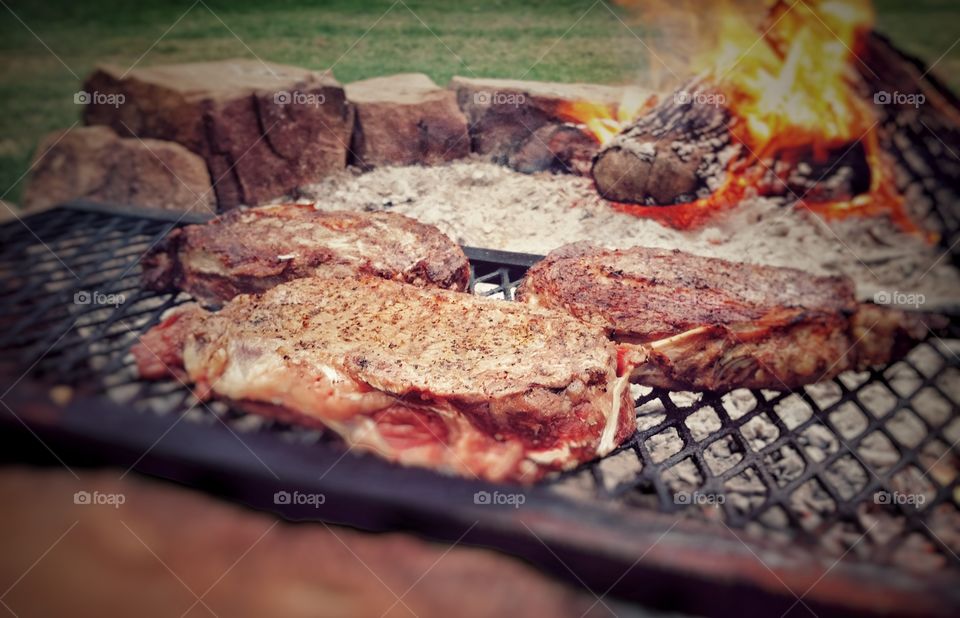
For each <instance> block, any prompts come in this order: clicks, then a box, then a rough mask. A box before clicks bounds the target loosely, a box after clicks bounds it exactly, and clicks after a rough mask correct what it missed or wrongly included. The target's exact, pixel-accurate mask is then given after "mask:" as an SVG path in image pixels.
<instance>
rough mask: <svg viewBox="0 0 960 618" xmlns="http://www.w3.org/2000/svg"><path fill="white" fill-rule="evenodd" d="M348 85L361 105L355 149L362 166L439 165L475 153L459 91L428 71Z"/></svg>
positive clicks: (355, 102) (349, 95) (349, 92)
mask: <svg viewBox="0 0 960 618" xmlns="http://www.w3.org/2000/svg"><path fill="white" fill-rule="evenodd" d="M345 90H346V93H347V99H348V100H349V101H350V103H351V104H352V105H353V106H354V107H355V108H356V114H357V120H356V126H355V127H354V133H353V141H352V144H351V150H352V152H353V155H354V157H355V158H356V161H355V162H356V163H357V164H358V165H360V166H362V167H376V166H382V165H414V164H423V165H437V164H440V163H444V162H447V161H452V160H454V159H459V158H462V157H465V156H467V155H468V154H470V136H469V133H468V132H467V117H466V116H465V115H464V114H463V112H462V111H460V107H459V106H458V105H457V96H456V93H454V92H453V91H451V90H448V89H446V88H441V87H440V86H437V85H436V84H435V83H434V82H433V80H431V79H430V78H429V77H427V76H426V75H424V74H422V73H401V74H398V75H390V76H386V77H375V78H373V79H367V80H363V81H358V82H353V83H351V84H347V85H346V87H345Z"/></svg>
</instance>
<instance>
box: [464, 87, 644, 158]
mask: <svg viewBox="0 0 960 618" xmlns="http://www.w3.org/2000/svg"><path fill="white" fill-rule="evenodd" d="M449 87H450V88H451V89H452V90H454V91H455V92H456V93H457V101H458V103H459V104H460V109H462V110H463V111H464V113H465V114H466V115H467V120H468V122H469V123H470V140H471V146H472V149H473V151H474V152H476V153H479V154H481V155H485V156H487V157H488V158H489V159H490V160H492V161H494V162H497V163H508V164H509V162H510V160H511V157H514V155H516V154H517V153H518V152H519V151H521V150H524V149H526V148H527V147H528V143H530V142H531V140H536V139H537V138H539V137H542V135H543V134H545V133H546V134H551V135H552V134H553V129H552V128H545V127H556V126H560V125H564V124H570V123H571V122H573V123H574V124H576V122H577V121H579V120H582V119H581V118H577V117H576V116H577V115H578V111H579V110H583V109H590V108H593V107H595V108H597V109H598V110H600V111H601V112H602V113H603V114H605V115H607V116H610V117H612V118H615V117H616V116H617V111H618V109H619V108H620V106H621V105H624V104H630V105H635V104H637V103H638V102H641V103H642V102H646V101H648V100H649V99H650V97H651V96H652V93H650V92H648V91H645V90H642V89H640V88H636V87H632V86H604V85H599V84H582V83H573V84H564V83H556V82H534V81H521V80H509V79H474V78H467V77H454V78H453V79H452V80H451V81H450V85H449ZM579 129H580V130H581V131H583V132H584V133H585V134H586V135H590V134H589V132H588V131H586V129H585V127H583V126H582V125H581V126H580V127H579ZM538 131H540V133H538ZM565 131H567V132H568V133H569V131H568V130H565ZM577 141H578V142H580V143H584V142H583V140H577ZM594 141H596V140H594ZM599 146H600V144H599V142H598V143H597V144H596V146H595V148H594V150H595V149H597V148H599ZM529 148H531V149H532V150H534V151H536V150H538V146H537V145H536V144H533V143H530V144H529ZM590 156H592V153H591V154H590ZM521 158H524V159H525V158H526V157H525V156H524V157H521ZM588 158H589V157H588ZM523 167H524V166H520V167H519V168H517V169H520V170H521V171H522V169H521V168H523ZM578 169H579V167H576V168H570V170H571V171H577V170H578Z"/></svg>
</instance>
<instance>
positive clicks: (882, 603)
mask: <svg viewBox="0 0 960 618" xmlns="http://www.w3.org/2000/svg"><path fill="white" fill-rule="evenodd" d="M628 4H629V3H628ZM731 17H733V16H731ZM722 22H723V23H722V28H719V29H718V32H717V33H716V35H717V41H716V42H714V41H712V39H711V40H710V41H705V43H706V44H707V46H708V47H709V52H710V53H709V54H708V56H707V60H708V61H706V62H699V61H697V62H696V63H695V65H694V66H695V68H696V69H698V72H697V74H696V76H695V77H694V78H692V79H690V80H689V81H686V82H685V83H682V84H679V83H678V84H672V85H671V88H669V89H663V90H659V91H656V92H654V91H651V90H648V89H646V88H640V87H636V86H633V85H627V86H603V85H595V84H558V83H547V82H526V81H517V80H502V79H485V78H479V77H476V76H474V77H455V78H453V80H452V81H451V82H450V84H449V85H447V86H443V85H438V84H436V83H434V82H433V81H432V80H431V79H430V78H429V77H427V76H426V75H423V74H416V73H414V74H400V75H393V76H382V77H377V78H373V79H370V80H364V81H361V82H354V83H351V84H345V85H341V84H340V83H339V82H337V81H336V80H335V79H334V78H333V76H332V75H331V74H328V73H319V72H316V71H310V70H307V69H301V68H297V67H290V66H286V65H278V64H272V63H270V64H267V63H260V62H256V61H254V60H249V59H248V60H226V61H217V62H203V63H191V64H183V65H165V66H152V67H147V66H144V67H138V68H136V69H133V70H129V71H124V70H118V68H117V67H110V66H103V67H100V68H98V69H97V70H96V71H95V72H94V73H93V74H92V75H91V76H90V77H89V78H88V79H87V81H86V83H85V85H84V88H85V91H84V93H83V94H89V93H93V94H95V95H96V96H91V97H88V99H89V100H88V101H86V104H85V105H84V107H83V110H84V112H83V116H84V120H85V122H86V124H87V125H89V126H86V127H82V128H80V129H77V130H76V131H75V132H74V133H72V134H70V135H68V133H70V132H69V131H68V132H66V133H62V134H61V133H58V134H55V135H54V136H51V137H50V138H48V139H47V140H46V141H45V142H44V144H43V146H42V148H41V150H42V154H41V156H39V157H38V159H37V161H36V165H35V171H34V173H33V177H32V181H31V184H30V186H29V187H28V190H27V191H26V194H25V195H26V197H27V202H28V205H29V206H31V207H33V208H35V209H36V210H38V211H39V210H42V209H43V208H51V209H49V210H44V211H42V212H35V213H33V212H31V214H30V215H29V216H26V215H25V217H24V220H23V221H11V222H8V223H6V224H4V225H2V226H0V273H2V282H3V290H2V293H0V326H2V327H3V328H0V347H2V349H3V350H5V354H4V357H3V359H2V361H0V367H2V371H0V373H2V375H5V376H8V377H9V380H8V381H7V383H6V385H5V386H4V390H5V393H4V395H3V396H2V397H0V399H2V400H4V406H3V407H0V423H2V424H3V426H4V428H5V429H6V431H5V432H4V433H3V434H2V435H3V436H4V437H5V440H4V448H5V452H7V453H9V454H10V455H9V457H10V458H11V459H12V460H15V461H31V462H44V463H49V462H50V461H51V459H53V460H60V462H61V463H64V462H66V463H69V464H71V465H72V464H78V465H111V466H117V465H120V466H124V467H129V468H130V469H136V470H138V471H142V472H144V473H147V474H152V475H157V476H160V477H163V478H167V479H172V480H174V481H177V482H179V483H183V484H186V485H189V486H192V487H197V488H200V489H203V490H206V491H210V492H215V493H217V494H219V495H223V496H225V497H228V498H229V499H231V500H235V501H238V502H241V503H243V504H246V505H249V506H251V507H253V508H256V509H263V510H269V511H272V512H274V513H276V514H278V515H280V516H282V517H284V518H287V519H290V520H307V521H317V520H319V521H324V522H334V523H339V524H344V525H349V526H354V527H358V528H362V529H364V530H370V531H397V530H403V531H412V532H416V533H418V534H420V535H423V536H427V537H429V538H431V539H435V540H442V541H456V542H464V543H468V544H473V545H478V546H486V547H492V548H496V549H497V550H500V551H502V552H504V553H507V554H510V555H513V556H518V557H521V558H523V559H525V560H528V561H530V562H532V563H534V564H536V565H537V566H538V567H540V568H541V569H543V570H545V571H547V572H549V573H551V574H553V575H555V576H557V577H559V578H563V579H565V580H567V581H569V582H571V583H574V584H578V585H582V586H584V587H586V588H588V589H590V590H591V591H594V592H595V593H596V594H597V595H600V594H612V595H616V596H618V597H621V598H624V599H630V600H636V601H639V602H642V603H645V604H648V605H651V606H653V607H658V608H664V609H667V610H670V611H683V612H690V613H694V614H698V615H699V614H704V615H754V614H759V613H760V612H764V613H773V612H776V613H777V614H780V615H789V614H791V613H795V612H798V611H799V612H801V613H802V612H805V611H807V610H809V611H810V612H812V613H814V614H816V615H820V616H824V615H850V614H856V615H861V614H862V615H880V614H888V615H906V614H919V615H931V616H934V615H955V614H956V613H957V610H958V609H960V592H958V588H957V582H958V581H960V580H958V577H960V558H958V554H960V456H958V450H957V444H958V443H960V329H958V321H957V320H958V318H960V295H958V290H960V271H958V269H957V258H956V253H955V250H956V246H957V244H958V242H960V214H958V209H957V203H958V199H960V194H958V193H960V189H958V187H960V183H958V178H960V161H958V160H957V159H956V157H951V156H947V155H946V153H956V152H960V111H958V108H960V102H958V100H957V98H956V97H955V96H954V95H953V94H952V93H951V92H950V91H949V90H948V89H947V88H945V87H944V86H943V85H942V84H940V83H939V82H937V81H936V79H935V78H934V77H933V76H932V75H930V74H929V73H928V71H927V70H926V69H925V68H924V67H923V66H922V65H921V64H920V63H919V62H918V61H916V60H915V59H913V58H911V57H909V56H907V55H905V54H903V53H901V52H900V51H899V50H898V49H896V48H895V47H894V46H893V45H892V44H891V42H890V41H888V40H887V39H885V38H884V37H882V36H881V35H879V34H877V33H875V32H873V31H872V15H871V13H870V10H869V7H868V5H867V4H866V3H865V2H849V3H837V2H826V1H812V0H807V1H806V2H797V3H792V4H790V3H786V2H777V3H774V5H773V7H772V8H771V10H770V13H769V15H768V16H767V20H766V21H765V22H764V23H761V24H751V23H746V22H744V21H742V20H732V21H731V20H727V19H724V20H722ZM720 42H724V43H729V44H731V47H730V48H729V49H728V48H726V47H723V46H716V45H715V46H712V47H710V44H712V43H717V44H718V45H719V43H720ZM731 66H736V68H737V69H736V70H732V69H730V67H731ZM87 91H89V92H87ZM118 101H120V102H121V103H119V104H118V103H117V102H118ZM117 153H121V155H122V156H121V155H118V154H117ZM64 162H66V163H64ZM174 178H175V179H180V185H182V186H178V190H177V191H166V190H165V188H166V187H167V186H169V185H171V184H172V183H173V182H174V180H173V179H174ZM184 180H186V182H184ZM128 199H129V200H131V201H134V200H137V201H139V202H140V203H138V204H137V205H136V206H134V205H128V204H123V203H119V204H118V203H112V202H117V201H123V200H128ZM287 201H299V202H303V203H314V204H315V207H316V208H317V209H321V210H331V211H333V210H354V211H378V210H388V211H391V212H396V213H400V214H404V215H408V216H410V217H413V218H415V219H417V220H419V221H421V222H423V223H428V224H434V225H436V226H437V227H439V228H440V229H441V230H442V231H443V232H445V233H446V234H448V235H449V236H450V237H451V238H452V239H454V240H455V241H456V243H458V244H459V245H461V246H463V247H464V248H465V249H464V251H465V253H466V255H467V257H468V258H469V260H470V267H471V280H470V289H469V292H470V293H472V294H478V295H483V296H490V297H494V298H496V299H499V302H503V303H509V302H513V301H514V292H515V290H516V288H517V286H518V284H519V283H520V281H521V280H522V279H523V277H524V275H525V273H526V271H527V269H528V268H529V267H530V266H532V265H533V264H535V263H536V262H537V261H538V260H539V259H541V258H542V256H543V255H545V254H547V253H548V252H550V251H553V250H555V249H557V248H559V247H561V246H563V245H565V244H568V243H572V242H578V241H591V242H593V243H594V244H597V245H605V246H608V247H631V246H637V245H642V246H648V247H657V248H668V249H682V250H685V251H688V252H690V253H693V254H699V255H706V256H715V257H722V258H727V259H730V260H739V261H745V262H753V263H761V264H769V265H774V266H791V267H795V268H801V269H804V270H807V271H810V272H812V273H815V274H823V275H837V274H842V275H845V276H848V277H850V278H851V279H853V281H854V282H855V284H856V292H857V296H858V299H859V300H860V301H873V302H875V303H878V304H893V305H899V306H902V307H905V308H908V309H912V310H915V311H924V312H930V313H940V314H943V315H945V316H946V318H947V320H946V321H947V322H948V323H949V327H948V328H947V330H946V331H945V332H943V333H940V332H938V333H935V332H932V331H931V332H930V335H929V337H927V338H926V339H925V340H924V341H922V342H921V343H920V344H919V345H917V346H916V347H915V348H914V349H913V350H912V351H911V352H910V354H909V355H908V356H907V357H906V358H904V359H903V360H900V361H898V362H895V363H891V364H889V365H888V366H883V367H877V368H874V369H871V370H869V371H862V372H847V373H843V374H841V375H840V376H839V377H837V378H836V379H833V380H830V381H826V382H821V383H819V384H814V385H810V386H806V387H803V388H798V389H796V390H793V391H787V390H785V391H768V390H762V389H736V390H733V391H731V392H726V393H695V392H676V391H669V390H665V389H659V388H650V387H646V386H640V385H634V386H632V387H630V388H631V392H630V394H631V395H632V398H633V401H634V404H635V414H636V420H637V426H638V428H637V431H636V432H635V433H634V434H633V436H632V437H630V438H629V439H628V440H627V441H626V442H625V443H623V444H622V445H620V446H619V447H618V448H616V449H615V450H614V451H613V452H612V453H610V454H608V455H606V456H604V457H602V458H600V459H597V460H595V461H591V462H589V463H587V464H584V465H580V466H579V467H577V468H575V469H572V470H568V471H566V472H563V473H558V474H553V475H551V476H549V477H547V478H546V479H545V480H543V481H541V482H538V483H537V484H536V485H535V486H532V487H519V486H513V485H507V484H501V485H495V484H489V483H483V482H480V481H476V482H474V481H471V480H465V479H460V478H452V477H448V476H443V475H440V474H436V473H433V472H431V471H429V470H425V469H413V468H406V467H403V466H399V465H391V464H389V463H386V462H385V461H383V460H381V459H378V458H376V457H372V456H369V455H360V454H356V453H351V452H349V451H347V450H345V448H344V446H343V444H342V443H341V442H339V441H338V440H337V439H335V438H334V437H332V435H328V434H326V433H324V432H321V431H317V430H314V429H309V428H307V427H300V426H297V425H293V424H287V423H284V422H280V421H277V420H271V419H268V418H265V417H260V416H256V415H252V414H246V413H243V412H241V411H240V410H239V409H237V408H236V407H234V406H232V405H230V404H228V403H226V402H225V401H212V402H211V401H201V400H199V399H197V398H196V397H195V396H194V395H193V394H192V393H191V392H190V391H189V390H188V389H187V388H186V387H185V385H184V384H183V383H182V382H180V381H179V380H174V379H166V380H161V381H153V382H147V381H144V380H141V379H140V378H139V376H138V374H137V372H136V369H135V366H134V361H133V358H132V356H131V353H130V350H131V346H132V345H133V344H134V343H135V342H136V341H137V340H138V338H139V337H140V336H141V335H142V334H143V333H144V332H146V331H147V330H148V329H149V328H151V327H152V326H154V325H156V324H158V322H159V321H160V320H161V315H162V314H163V313H164V312H165V311H167V310H168V309H171V308H173V307H177V306H179V305H182V304H183V303H185V302H188V301H189V300H191V299H190V297H189V295H187V294H186V293H182V292H169V291H166V292H159V291H155V290H149V289H146V288H145V287H144V286H143V285H142V281H141V274H142V272H141V265H140V259H141V258H142V256H143V255H144V253H145V252H147V251H148V250H149V249H150V248H151V247H154V246H156V245H157V243H158V242H160V241H161V239H163V238H164V237H165V236H166V235H167V234H168V233H169V232H170V231H172V230H174V229H175V228H177V227H178V226H182V225H184V224H188V223H199V222H203V221H207V220H208V219H209V218H210V217H212V216H214V215H215V214H216V213H217V212H224V211H226V210H230V209H234V208H244V207H248V206H256V205H263V204H269V203H281V202H287ZM143 206H147V208H143ZM313 214H315V213H313ZM281 257H283V260H288V259H290V258H291V257H292V254H286V253H284V254H282V256H277V259H278V260H280V259H281ZM459 298H463V297H459ZM600 341H601V342H602V343H604V344H605V343H606V342H605V341H603V340H602V338H600ZM611 358H613V357H612V356H611ZM611 362H612V361H611ZM24 371H25V373H24ZM611 372H612V370H611ZM18 376H20V377H18ZM590 456H591V457H592V456H593V453H592V452H591V453H590ZM297 491H299V492H302V493H310V494H322V495H324V496H325V497H326V502H325V503H323V504H311V505H304V504H297V503H295V502H294V503H291V502H289V501H287V502H284V501H278V500H277V499H276V497H275V496H276V495H277V494H278V493H282V492H297ZM691 590H695V591H697V592H698V594H696V595H694V594H690V591H691Z"/></svg>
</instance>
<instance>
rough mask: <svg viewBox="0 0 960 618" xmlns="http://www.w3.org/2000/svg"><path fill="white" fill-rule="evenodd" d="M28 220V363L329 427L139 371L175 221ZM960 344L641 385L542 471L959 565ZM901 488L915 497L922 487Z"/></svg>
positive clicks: (66, 376)
mask: <svg viewBox="0 0 960 618" xmlns="http://www.w3.org/2000/svg"><path fill="white" fill-rule="evenodd" d="M27 223H28V224H29V230H28V228H27V227H26V226H24V225H23V224H21V223H18V222H11V223H8V224H6V225H4V226H3V227H2V228H0V243H2V244H0V274H2V284H0V285H2V286H3V289H2V290H0V292H2V296H0V298H2V301H0V327H2V328H0V349H2V350H4V356H5V358H4V362H5V363H7V362H9V363H11V364H13V366H14V367H15V368H16V371H15V372H14V373H16V374H19V373H20V372H23V371H24V370H27V368H30V369H29V371H28V373H29V374H31V375H32V376H33V377H38V378H43V379H46V380H49V381H52V382H54V383H57V384H63V385H68V386H70V387H72V388H74V389H77V390H79V391H84V392H88V391H90V392H93V393H97V394H104V395H106V396H107V397H109V398H110V399H112V400H114V401H115V402H117V403H120V404H123V405H125V406H127V407H129V408H131V409H133V410H136V411H138V412H141V413H155V414H171V413H185V414H186V418H188V419H190V420H192V421H195V422H200V423H208V424H214V423H218V421H217V420H216V419H215V418H214V416H213V415H216V416H218V417H219V418H220V420H222V421H223V422H224V423H225V424H227V426H228V427H229V428H231V429H232V430H233V431H237V432H272V433H276V434H278V435H279V436H280V437H281V438H283V439H295V440H297V441H306V442H313V441H326V438H324V437H323V436H321V434H320V433H319V432H316V431H308V430H305V429H301V428H295V427H289V426H285V425H281V424H277V423H275V422H273V421H269V420H266V419H262V418H260V417H255V416H249V415H244V414H242V413H238V412H235V411H233V410H231V409H229V408H228V407H227V406H226V405H224V404H222V403H220V402H213V403H210V404H205V405H197V402H196V401H195V400H194V399H193V397H192V395H190V394H189V392H188V391H187V390H186V389H184V388H183V386H182V385H181V384H179V383H178V382H176V381H166V382H141V381H139V380H137V378H136V376H135V374H134V371H133V366H132V359H131V358H130V357H129V354H128V351H129V348H130V345H131V344H132V343H133V342H134V341H135V339H136V337H137V336H138V335H139V333H140V332H142V331H143V330H145V329H146V328H147V327H149V326H150V325H152V324H154V323H156V322H157V321H158V319H159V316H160V315H161V314H162V313H163V312H164V311H166V310H167V309H168V308H170V307H172V306H175V305H176V304H179V303H181V302H184V301H186V300H187V299H188V297H187V296H186V295H183V294H180V295H172V294H157V293H155V292H152V291H144V290H141V289H140V287H139V277H140V271H139V267H138V266H137V261H138V259H139V257H140V256H141V255H142V254H143V252H144V251H145V250H146V249H147V248H148V247H150V246H151V245H152V244H153V243H154V242H156V241H157V240H159V239H160V238H162V237H163V236H164V235H165V234H166V233H167V232H169V230H170V229H172V228H173V227H174V224H173V223H171V222H170V221H168V220H162V219H150V218H140V217H132V216H120V215H117V214H112V213H110V212H99V211H87V210H78V209H60V210H57V211H51V212H47V213H44V214H41V215H37V216H34V217H31V218H30V219H29V220H28V222H27ZM472 262H473V266H474V278H473V283H472V285H473V289H474V291H475V293H478V294H483V295H488V296H497V297H502V298H505V299H508V300H511V299H512V298H513V291H514V289H515V287H516V285H517V283H518V281H519V279H520V277H521V276H522V274H523V270H524V268H523V267H522V266H515V265H511V266H507V265H499V264H495V263H492V262H490V261H485V260H482V259H473V260H472ZM82 292H86V293H87V294H88V296H87V298H90V300H92V301H97V302H100V301H103V300H109V295H118V294H122V295H124V299H123V302H122V303H121V304H119V306H117V307H114V306H111V305H103V304H97V302H90V303H87V304H84V303H83V302H82V301H83V300H84V298H82V297H75V295H76V294H78V293H82ZM94 295H97V296H96V297H95V298H94ZM98 299H99V300H98ZM952 332H953V333H954V334H955V333H956V329H955V328H954V329H953V330H952ZM958 353H960V340H958V339H956V338H950V339H946V340H945V339H940V338H938V337H937V336H935V335H934V336H931V338H930V339H928V340H927V341H926V342H924V343H922V344H920V345H919V346H918V347H917V348H915V349H914V350H913V351H912V352H911V354H910V355H909V356H908V357H907V358H906V359H904V360H903V361H900V362H898V363H895V364H893V365H892V366H890V367H886V368H883V369H881V370H873V371H869V372H862V373H848V374H844V375H842V376H840V377H839V378H837V379H836V380H833V381H831V382H826V383H822V384H818V385H814V386H811V387H807V388H804V389H802V390H799V391H796V392H792V393H791V392H774V391H761V390H753V391H751V390H738V391H734V392H731V393H727V394H724V395H716V394H702V393H680V392H667V391H663V390H658V389H650V388H646V387H640V386H634V387H632V388H633V394H634V396H635V398H636V403H637V418H638V425H639V430H638V432H637V433H636V434H635V436H634V437H633V438H632V439H631V440H630V441H628V442H627V443H626V444H624V445H623V446H622V447H621V448H620V449H618V450H617V451H616V452H614V453H613V454H611V455H609V456H608V457H606V458H605V459H603V460H602V461H599V462H594V463H592V464H588V465H585V466H582V467H581V468H579V469H576V470H573V471H570V472H568V473H565V474H563V475H560V476H559V477H557V478H554V479H551V480H549V481H547V482H546V483H545V487H547V488H548V489H549V490H550V491H554V492H556V493H558V494H561V495H563V496H565V497H569V498H570V499H572V500H573V501H574V502H575V503H576V504H578V505H579V506H580V508H584V509H653V510H657V511H661V512H667V513H677V514H682V515H683V516H687V517H691V518H695V519H704V520H717V519H719V520H722V521H723V522H724V523H725V524H726V525H727V526H730V527H732V528H737V529H745V530H746V531H747V532H748V533H749V534H751V535H756V536H758V537H763V538H764V539H766V540H769V541H772V542H782V543H785V544H786V543H789V544H797V543H799V544H802V545H805V546H807V547H809V548H811V549H813V550H814V551H817V552H822V553H824V554H825V555H836V556H840V555H844V554H847V553H848V552H849V556H850V558H851V559H859V560H863V561H869V562H872V563H878V564H896V565H897V566H898V567H900V568H903V567H904V565H906V568H909V569H912V570H916V571H921V572H925V571H934V570H941V569H944V568H948V569H957V568H958V567H960V559H958V558H957V554H958V553H960V510H958V506H957V505H958V501H960V488H958V476H960V475H958V470H960V460H958V453H957V449H956V444H957V442H958V441H960V415H958V409H960V379H958V378H960V358H958V357H957V354H958ZM8 386H10V384H7V385H6V386H4V390H6V389H7V387H8ZM332 448H336V447H332ZM878 492H888V493H880V494H878ZM895 492H896V493H895ZM878 496H879V497H878ZM896 496H900V497H901V498H903V497H906V496H913V498H912V500H913V502H916V501H917V500H918V498H917V497H918V496H922V501H923V503H922V504H921V505H917V504H911V503H909V502H907V503H905V502H902V500H897V499H896ZM885 497H893V499H890V500H887V501H886V502H884V499H883V498H885Z"/></svg>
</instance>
